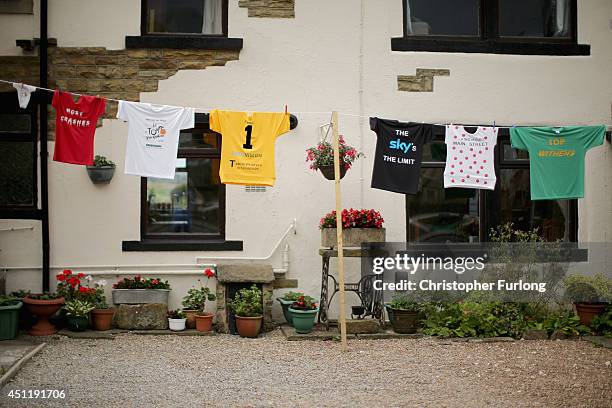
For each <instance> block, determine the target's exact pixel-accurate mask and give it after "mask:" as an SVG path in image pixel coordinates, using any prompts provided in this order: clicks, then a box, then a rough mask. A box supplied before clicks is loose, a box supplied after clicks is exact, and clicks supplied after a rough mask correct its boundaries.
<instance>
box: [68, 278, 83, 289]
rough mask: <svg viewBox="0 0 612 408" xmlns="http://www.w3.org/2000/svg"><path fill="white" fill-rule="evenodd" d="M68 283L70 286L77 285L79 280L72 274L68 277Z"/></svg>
mask: <svg viewBox="0 0 612 408" xmlns="http://www.w3.org/2000/svg"><path fill="white" fill-rule="evenodd" d="M68 283H69V284H70V286H72V287H73V288H74V287H75V286H76V285H78V284H79V283H80V282H79V280H78V279H77V278H75V277H74V276H73V277H72V278H70V279H68Z"/></svg>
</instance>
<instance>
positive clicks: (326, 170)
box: [319, 164, 346, 180]
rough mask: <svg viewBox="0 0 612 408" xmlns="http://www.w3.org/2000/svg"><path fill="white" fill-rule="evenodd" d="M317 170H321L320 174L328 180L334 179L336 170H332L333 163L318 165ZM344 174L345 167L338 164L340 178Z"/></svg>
mask: <svg viewBox="0 0 612 408" xmlns="http://www.w3.org/2000/svg"><path fill="white" fill-rule="evenodd" d="M319 170H321V174H323V177H325V178H326V179H328V180H336V172H335V170H334V165H333V164H331V165H329V166H319ZM345 174H346V168H345V167H344V166H343V165H342V164H340V178H341V179H342V178H343V177H344V176H345Z"/></svg>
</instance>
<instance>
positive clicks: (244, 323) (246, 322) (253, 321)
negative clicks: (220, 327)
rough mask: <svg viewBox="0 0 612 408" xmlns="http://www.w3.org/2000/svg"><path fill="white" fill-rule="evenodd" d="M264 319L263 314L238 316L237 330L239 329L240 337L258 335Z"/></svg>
mask: <svg viewBox="0 0 612 408" xmlns="http://www.w3.org/2000/svg"><path fill="white" fill-rule="evenodd" d="M262 320H263V316H256V317H242V316H236V330H238V334H239V335H240V337H258V336H259V332H260V331H261V322H262Z"/></svg>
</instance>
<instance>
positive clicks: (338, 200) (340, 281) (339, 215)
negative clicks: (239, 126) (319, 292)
mask: <svg viewBox="0 0 612 408" xmlns="http://www.w3.org/2000/svg"><path fill="white" fill-rule="evenodd" d="M332 127H333V136H334V174H335V184H336V238H337V240H338V245H337V249H338V286H340V288H339V289H340V310H339V312H338V313H339V316H338V319H339V322H340V339H341V344H342V351H348V345H347V341H346V315H345V314H344V313H345V312H344V310H345V308H346V300H345V293H344V242H343V241H342V195H341V191H340V142H339V136H338V112H336V111H333V112H332Z"/></svg>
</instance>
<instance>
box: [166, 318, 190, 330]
mask: <svg viewBox="0 0 612 408" xmlns="http://www.w3.org/2000/svg"><path fill="white" fill-rule="evenodd" d="M186 322H187V319H170V318H168V328H169V329H170V330H172V331H183V330H185V323H186Z"/></svg>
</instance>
